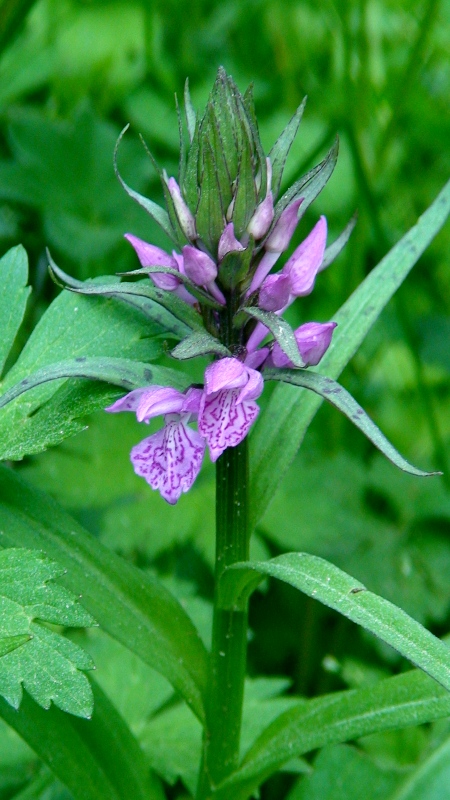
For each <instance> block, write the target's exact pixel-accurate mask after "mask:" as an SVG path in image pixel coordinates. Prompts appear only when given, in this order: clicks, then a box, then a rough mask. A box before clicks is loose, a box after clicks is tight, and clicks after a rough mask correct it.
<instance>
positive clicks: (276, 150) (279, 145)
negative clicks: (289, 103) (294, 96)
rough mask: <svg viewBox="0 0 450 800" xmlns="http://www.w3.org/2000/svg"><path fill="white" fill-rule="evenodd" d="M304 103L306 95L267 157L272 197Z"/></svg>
mask: <svg viewBox="0 0 450 800" xmlns="http://www.w3.org/2000/svg"><path fill="white" fill-rule="evenodd" d="M305 105H306V97H305V98H304V99H303V101H302V103H301V105H299V107H298V108H297V111H296V112H295V114H294V115H293V117H292V118H291V119H290V120H289V122H288V124H287V125H286V127H285V129H284V131H283V132H282V133H281V134H280V135H279V137H278V139H277V141H276V142H275V144H274V146H273V147H272V149H271V151H270V153H269V158H270V161H271V163H272V192H273V196H274V197H278V192H279V191H280V185H281V180H282V177H283V171H284V167H285V164H286V159H287V157H288V155H289V150H290V149H291V145H292V143H293V141H294V139H295V137H296V136H297V131H298V128H299V125H300V122H301V119H302V116H303V112H304V110H305Z"/></svg>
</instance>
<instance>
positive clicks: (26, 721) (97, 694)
mask: <svg viewBox="0 0 450 800" xmlns="http://www.w3.org/2000/svg"><path fill="white" fill-rule="evenodd" d="M92 689H93V694H94V714H93V717H92V719H91V720H89V721H86V720H79V719H76V718H74V717H69V716H68V715H67V714H63V713H62V712H61V711H59V709H57V708H55V707H54V706H52V707H51V708H50V709H49V710H48V711H44V710H43V709H42V708H40V707H39V706H38V705H37V704H36V703H35V702H34V701H33V700H32V699H31V698H30V697H28V696H27V695H25V697H24V699H23V703H22V705H21V707H20V709H19V710H18V711H14V710H13V709H12V708H11V707H10V706H9V705H8V704H7V703H5V702H4V701H3V700H0V716H1V717H3V719H4V720H5V721H6V722H7V723H8V725H10V726H11V727H12V728H13V729H14V730H16V731H17V733H19V735H20V736H21V737H22V738H23V739H24V740H25V741H26V742H27V744H29V745H30V747H31V748H32V749H33V750H34V751H35V752H36V754H37V755H38V756H39V757H40V758H41V759H42V760H43V761H44V762H45V763H46V764H48V766H49V767H50V769H51V770H52V772H53V774H54V775H55V776H56V777H57V778H59V780H60V781H62V783H63V784H64V785H65V786H66V787H67V788H68V789H69V791H70V792H71V793H72V795H73V797H74V798H75V800H129V798H130V797H132V798H133V800H135V798H136V800H163V797H164V795H163V793H162V789H161V787H160V784H159V781H158V780H157V779H156V778H155V776H154V775H149V774H148V767H147V765H146V763H145V759H144V758H143V755H142V751H141V750H140V748H139V746H138V744H137V742H136V740H135V739H134V737H133V736H132V734H131V733H130V731H129V729H128V728H127V726H126V725H125V723H124V722H123V719H122V718H121V717H120V715H119V714H118V712H117V711H116V710H115V708H114V706H113V705H112V704H111V703H110V702H109V701H108V699H107V698H106V696H105V695H104V694H103V692H102V691H101V690H100V689H99V687H98V686H97V685H96V684H95V683H93V685H92Z"/></svg>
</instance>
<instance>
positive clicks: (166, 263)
mask: <svg viewBox="0 0 450 800" xmlns="http://www.w3.org/2000/svg"><path fill="white" fill-rule="evenodd" d="M125 239H127V240H128V241H129V242H130V244H131V245H132V246H133V247H134V249H135V251H136V254H137V257H138V259H139V261H140V262H141V265H142V266H143V267H170V268H171V269H176V270H178V265H177V262H176V261H175V259H174V258H173V256H170V255H169V254H168V253H166V252H165V250H161V248H160V247H156V245H154V244H149V243H148V242H144V240H143V239H139V238H138V237H137V236H133V234H132V233H126V234H125ZM178 271H179V270H178ZM149 276H150V278H151V279H152V281H153V283H154V284H155V286H157V287H158V288H159V289H166V290H167V291H169V292H173V291H174V289H176V288H177V287H178V286H179V283H180V281H179V280H178V278H177V277H176V275H168V274H167V273H164V272H150V273H149Z"/></svg>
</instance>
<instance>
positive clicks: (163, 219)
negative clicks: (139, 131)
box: [114, 125, 178, 244]
mask: <svg viewBox="0 0 450 800" xmlns="http://www.w3.org/2000/svg"><path fill="white" fill-rule="evenodd" d="M129 127H130V126H129V125H125V127H124V129H123V130H122V131H121V133H120V135H119V138H118V139H117V142H116V146H115V148H114V170H115V173H116V176H117V179H118V180H119V182H120V184H121V186H122V188H123V189H125V191H126V193H127V194H128V195H129V197H131V198H132V199H133V200H135V202H136V203H138V205H140V206H141V207H142V208H143V209H144V210H145V211H146V212H147V214H150V216H151V217H152V219H154V220H155V222H157V223H158V225H160V227H161V228H162V229H163V231H164V233H166V234H167V236H168V237H169V239H171V240H172V241H173V242H174V243H175V244H178V240H177V237H176V235H175V231H174V230H173V228H172V224H171V222H170V219H169V215H168V213H167V211H165V210H164V208H161V206H159V205H158V204H157V203H155V202H154V201H153V200H149V198H148V197H144V196H143V195H142V194H139V192H135V191H134V189H132V188H131V187H130V186H128V185H127V184H126V183H125V181H124V180H123V178H122V176H121V174H120V172H119V168H118V166H117V153H118V150H119V145H120V143H121V141H122V139H123V137H124V135H125V133H126V132H127V130H128V128H129Z"/></svg>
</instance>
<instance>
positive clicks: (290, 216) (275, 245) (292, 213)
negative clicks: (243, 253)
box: [264, 197, 304, 253]
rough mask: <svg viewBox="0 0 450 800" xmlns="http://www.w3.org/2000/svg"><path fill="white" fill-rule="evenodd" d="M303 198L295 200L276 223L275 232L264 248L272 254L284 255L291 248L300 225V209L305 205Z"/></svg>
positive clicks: (269, 237) (268, 238)
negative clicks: (298, 224)
mask: <svg viewBox="0 0 450 800" xmlns="http://www.w3.org/2000/svg"><path fill="white" fill-rule="evenodd" d="M303 199H304V198H303V197H300V199H299V200H294V202H293V203H291V204H290V205H289V206H287V207H286V208H285V209H284V211H282V212H281V214H280V216H279V218H278V220H277V221H276V223H275V225H274V228H273V231H272V233H271V234H270V236H268V237H267V239H266V241H265V242H264V247H265V249H266V250H268V251H269V252H271V253H284V251H285V250H287V248H288V247H289V242H290V241H291V239H292V236H293V234H294V231H295V229H296V227H297V223H298V209H299V208H300V205H301V204H302V203H303Z"/></svg>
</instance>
